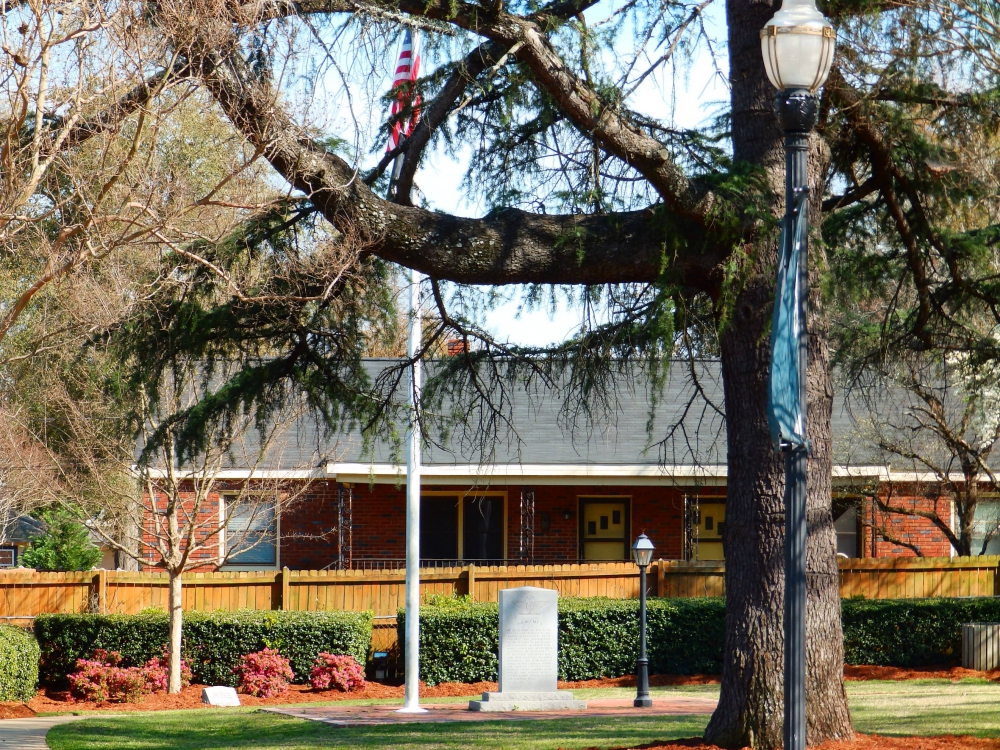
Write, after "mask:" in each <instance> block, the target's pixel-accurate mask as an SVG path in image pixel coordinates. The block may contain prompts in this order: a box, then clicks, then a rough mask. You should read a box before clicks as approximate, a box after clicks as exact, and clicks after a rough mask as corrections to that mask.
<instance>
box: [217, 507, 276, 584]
mask: <svg viewBox="0 0 1000 750" xmlns="http://www.w3.org/2000/svg"><path fill="white" fill-rule="evenodd" d="M226 510H227V511H228V516H227V519H226V538H225V545H226V551H227V552H228V555H227V556H226V565H246V566H251V567H270V568H273V567H277V565H278V519H277V516H276V514H275V512H274V503H273V502H269V501H266V500H262V499H257V498H251V499H249V500H234V501H233V503H232V504H230V505H229V506H228V508H227V509H226Z"/></svg>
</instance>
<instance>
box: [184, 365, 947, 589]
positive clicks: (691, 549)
mask: <svg viewBox="0 0 1000 750" xmlns="http://www.w3.org/2000/svg"><path fill="white" fill-rule="evenodd" d="M369 366H370V367H372V368H373V370H375V369H377V368H378V367H380V366H381V365H380V364H379V362H378V361H374V360H373V361H372V362H370V363H369ZM512 394H513V405H512V407H511V409H512V412H511V415H512V417H513V419H512V422H513V424H515V425H517V430H518V435H517V436H516V437H515V436H513V435H501V436H499V437H500V439H499V440H498V442H497V444H496V446H495V451H494V453H493V455H492V457H491V459H490V460H489V461H488V462H487V461H484V460H482V458H481V457H480V456H479V455H478V454H476V455H470V453H471V452H470V451H467V450H463V445H464V441H463V440H462V439H461V436H460V435H458V436H452V437H451V438H450V439H449V440H448V441H445V445H444V446H443V447H442V446H429V447H428V448H427V449H426V450H425V452H424V457H423V481H422V487H421V494H422V506H421V557H422V558H423V559H424V560H425V561H426V564H427V565H443V564H462V563H467V562H476V563H477V564H530V563H537V564H541V563H555V562H576V561H587V560H624V559H628V556H629V547H630V544H631V542H632V540H633V539H634V537H635V536H636V535H638V534H639V533H640V532H644V533H646V534H647V535H648V536H649V537H650V538H651V539H652V541H653V543H654V545H655V546H656V555H657V556H658V557H662V558H664V559H688V560H718V559H722V557H723V552H722V530H723V529H724V528H725V517H726V504H725V494H726V465H725V445H726V436H725V425H724V423H723V419H722V411H721V408H722V387H721V382H720V378H719V370H718V363H716V362H702V363H699V364H698V365H697V366H696V367H695V368H694V369H693V370H692V369H691V368H689V366H688V365H687V364H686V363H678V364H677V365H675V366H674V367H673V368H672V369H671V371H670V373H669V375H668V377H667V382H666V384H665V386H664V390H663V392H662V395H661V396H660V398H659V399H658V400H657V402H656V403H655V405H654V404H652V403H651V401H650V398H649V396H648V389H646V388H645V387H637V388H634V389H631V388H623V390H622V391H621V392H620V393H618V394H617V398H616V403H615V407H614V409H612V410H611V412H610V413H609V414H608V415H607V418H606V419H604V418H594V419H593V420H592V421H589V422H586V423H584V422H582V421H578V422H577V423H576V425H575V427H571V426H570V424H569V421H570V419H569V417H568V416H567V412H566V410H565V409H564V404H563V403H562V402H561V401H559V400H557V399H556V398H554V397H551V396H546V395H545V394H543V393H535V394H528V393H526V392H524V391H517V392H512ZM598 423H600V424H598ZM647 425H649V426H650V427H649V429H647ZM833 430H834V456H835V462H836V463H837V465H836V466H835V468H834V516H835V527H836V531H837V540H838V542H837V544H838V551H839V552H840V553H841V554H843V555H846V556H849V557H871V556H876V557H882V556H889V555H913V554H914V550H913V549H911V548H909V547H906V546H899V545H896V544H892V543H891V542H888V541H886V540H885V539H883V538H880V537H879V535H878V534H874V535H873V533H872V525H873V524H874V525H875V526H876V527H878V526H879V524H882V526H883V527H885V524H884V523H883V521H885V519H881V518H880V517H878V513H877V509H875V508H874V504H873V503H872V502H871V500H870V499H866V497H865V492H868V493H870V492H871V488H872V487H880V486H882V485H883V484H885V483H886V482H887V481H890V480H891V481H892V482H894V486H895V487H897V488H898V487H899V486H905V485H901V484H900V483H901V482H902V483H905V481H906V479H907V475H906V474H905V473H902V472H896V473H893V472H891V471H890V470H889V469H887V468H886V467H885V465H882V466H879V465H877V463H876V462H875V461H873V460H872V461H870V462H869V463H867V464H866V463H865V462H864V461H859V460H857V456H858V455H862V456H864V451H859V450H858V446H857V445H856V439H855V438H853V437H852V435H853V431H852V428H851V421H850V417H849V416H848V414H847V413H846V409H845V407H844V404H843V400H842V399H841V398H839V397H838V398H837V399H836V401H835V406H834V422H833ZM852 441H853V443H852ZM360 446H361V441H360V439H359V436H357V435H351V434H342V435H339V436H334V437H333V438H329V439H327V438H324V437H322V431H321V430H318V429H317V427H316V425H315V424H312V423H310V422H309V421H308V420H303V421H300V422H299V423H298V424H297V426H296V428H295V429H293V430H289V431H288V433H287V434H285V435H284V436H283V437H282V446H281V448H282V449H281V450H280V451H278V452H277V453H278V455H280V458H278V459H274V461H273V462H272V463H271V464H268V465H266V466H258V467H257V468H256V469H255V472H256V473H254V475H253V476H255V477H261V476H279V475H280V476H282V477H284V478H285V479H287V480H294V481H297V482H302V483H304V484H305V483H307V484H306V486H305V490H304V491H303V492H302V494H301V496H300V497H299V498H298V500H297V501H296V502H295V504H294V505H292V506H291V507H289V508H287V509H285V510H284V512H281V513H272V514H270V515H268V514H266V513H265V514H264V515H263V517H257V518H255V519H253V520H251V521H247V519H244V518H242V517H241V516H240V514H239V512H238V511H237V512H233V508H232V507H230V508H229V511H228V512H229V519H228V521H227V523H226V527H227V528H226V531H225V532H224V533H222V534H221V535H220V539H219V543H218V545H216V546H214V547H210V548H209V549H208V550H207V551H206V552H204V553H203V554H202V555H201V558H200V559H201V560H202V561H203V563H204V569H213V568H217V567H219V563H220V560H222V559H223V558H225V557H226V555H225V554H224V553H225V551H226V550H225V545H226V541H225V537H226V534H227V533H229V534H230V535H231V536H232V538H237V537H239V536H240V535H244V538H252V539H253V540H254V541H255V542H256V544H255V546H253V548H252V549H249V550H248V551H243V552H241V551H240V550H239V549H233V550H229V555H228V559H226V560H225V564H224V565H222V569H230V570H253V569H274V568H280V567H284V566H287V567H288V568H290V569H305V570H314V569H326V568H338V567H339V568H380V567H402V564H403V559H404V554H405V553H404V550H405V522H404V508H405V493H406V488H405V480H406V467H405V456H404V457H403V458H402V461H401V463H396V462H394V461H392V460H391V456H392V455H393V450H392V447H391V446H389V445H386V444H379V445H377V446H375V448H374V451H373V453H370V454H366V455H363V454H362V451H361V447H360ZM848 446H850V448H851V449H850V450H848V449H847V448H848ZM248 473H249V472H248V471H247V470H246V469H245V467H240V466H238V465H232V466H230V467H227V468H226V469H225V470H224V471H223V472H222V474H221V475H220V477H221V478H223V479H224V481H221V482H220V483H219V485H218V491H217V492H216V493H215V494H214V495H213V496H212V497H211V498H210V502H209V503H208V504H207V505H206V508H205V511H204V512H205V513H207V514H215V515H217V516H218V517H219V518H222V517H224V516H225V515H226V513H227V510H226V509H227V498H228V497H231V496H233V494H234V493H235V492H236V491H237V490H238V489H239V487H240V486H241V482H243V481H245V480H246V478H247V475H248ZM896 498H897V501H898V499H899V496H898V491H897V495H896ZM907 502H912V503H917V504H918V505H920V507H925V506H926V507H930V506H932V505H933V504H934V503H935V502H937V503H942V502H945V503H946V502H948V501H947V500H941V499H937V500H934V499H927V498H923V497H919V496H917V495H916V493H914V496H913V497H911V498H909V499H908V500H907ZM230 505H231V504H230ZM887 522H888V523H889V524H890V525H889V526H888V527H885V528H889V529H891V531H892V535H893V536H895V538H898V539H904V540H905V541H907V542H909V543H911V544H915V545H918V547H919V549H920V551H921V553H922V554H924V555H926V556H939V555H940V556H948V555H950V554H951V548H950V545H949V544H948V543H947V541H946V540H945V539H944V537H943V535H942V534H941V533H940V532H939V531H938V530H937V529H935V528H934V527H933V525H932V524H931V523H930V522H929V521H927V520H925V519H918V518H907V517H894V518H891V519H888V521H887Z"/></svg>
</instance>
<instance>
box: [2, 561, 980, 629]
mask: <svg viewBox="0 0 1000 750" xmlns="http://www.w3.org/2000/svg"><path fill="white" fill-rule="evenodd" d="M998 567H1000V557H955V558H912V557H911V558H896V559H871V560H869V559H863V560H841V561H840V592H841V596H844V597H852V596H864V597H867V598H870V599H887V598H914V597H930V596H994V595H995V594H996V593H997V580H998V576H997V569H998ZM648 583H649V593H650V594H651V595H652V596H665V597H692V596H723V595H724V594H725V566H724V565H723V564H721V563H717V562H711V563H686V562H678V561H672V560H658V561H656V562H654V563H653V564H652V566H651V568H650V570H649V582H648ZM167 585H168V580H167V576H166V574H165V573H132V572H125V571H113V570H99V571H87V572H80V573H38V572H35V571H30V570H7V571H2V572H0V618H2V619H3V620H4V621H8V622H11V621H13V622H27V621H30V619H31V618H32V617H34V616H35V615H37V614H40V613H42V612H121V613H136V612H140V611H142V610H143V609H147V608H150V607H155V608H159V609H166V607H167V593H168V588H167ZM515 586H541V587H543V588H550V589H555V590H556V591H558V592H559V593H560V595H562V596H608V597H613V598H618V599H629V598H635V597H637V596H638V595H639V573H638V569H637V568H636V567H635V565H633V564H632V563H625V562H604V563H592V564H574V565H504V566H484V567H479V566H476V565H466V566H463V567H454V568H441V569H426V570H424V571H422V572H421V586H420V589H421V593H422V595H423V596H424V597H425V598H426V597H427V596H429V595H433V594H441V595H445V596H451V595H466V594H469V595H471V596H472V598H473V599H475V600H477V601H496V600H497V595H498V593H499V592H500V590H501V589H505V588H512V587H515ZM404 598H405V575H404V573H403V571H401V570H374V571H372V570H330V571H317V570H292V571H290V570H288V569H284V570H280V571H267V572H219V573H188V574H186V575H185V576H184V586H183V606H184V609H185V610H203V611H205V610H216V609H242V608H250V609H284V610H300V611H309V610H353V611H362V610H372V611H373V612H374V613H375V615H376V617H377V618H379V620H380V621H386V620H389V619H392V618H393V617H394V616H395V614H396V610H397V609H398V608H399V607H400V606H401V605H402V603H403V601H404ZM380 626H381V627H388V623H387V622H380Z"/></svg>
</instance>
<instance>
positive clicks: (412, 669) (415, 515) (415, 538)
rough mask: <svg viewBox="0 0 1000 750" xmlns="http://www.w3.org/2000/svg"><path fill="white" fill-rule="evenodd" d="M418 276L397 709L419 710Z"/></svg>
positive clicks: (413, 303) (414, 279) (416, 279)
mask: <svg viewBox="0 0 1000 750" xmlns="http://www.w3.org/2000/svg"><path fill="white" fill-rule="evenodd" d="M420 280H421V274H420V272H419V271H414V270H412V269H411V270H410V337H409V346H408V347H407V352H408V354H409V356H410V359H411V360H412V361H413V365H412V367H411V369H410V430H409V433H408V435H407V442H408V444H409V451H408V452H407V458H406V633H405V647H404V652H405V654H406V668H405V676H404V678H405V701H404V703H403V707H402V708H401V709H399V712H400V713H423V712H425V711H426V710H427V709H426V708H421V707H420V422H419V421H418V419H417V415H418V410H419V406H420V375H421V367H420V359H419V358H418V356H417V355H418V354H419V353H420V338H421V327H420Z"/></svg>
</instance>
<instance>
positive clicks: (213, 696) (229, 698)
mask: <svg viewBox="0 0 1000 750" xmlns="http://www.w3.org/2000/svg"><path fill="white" fill-rule="evenodd" d="M201 702H202V703H207V704H208V705H210V706H238V705H240V696H238V695H237V694H236V688H231V687H226V686H225V685H213V686H212V687H207V688H205V689H203V690H202V691H201Z"/></svg>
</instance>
